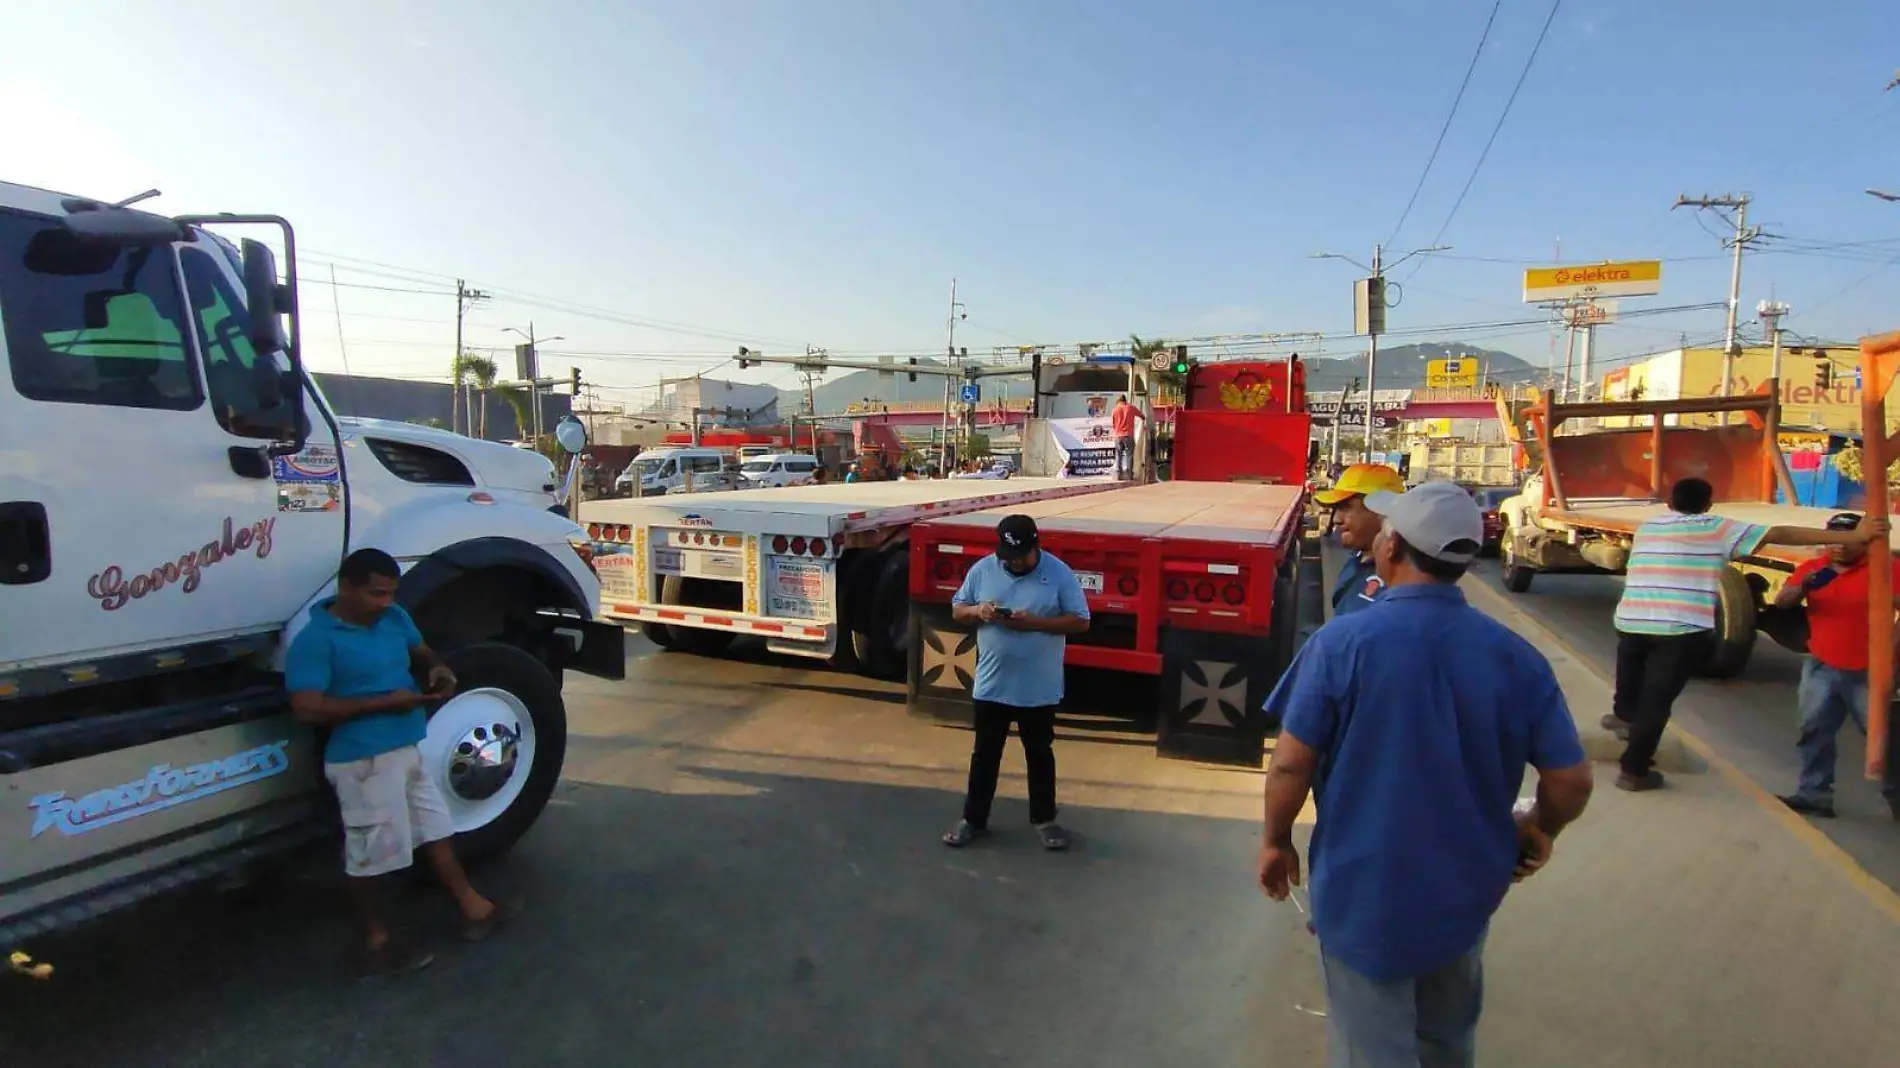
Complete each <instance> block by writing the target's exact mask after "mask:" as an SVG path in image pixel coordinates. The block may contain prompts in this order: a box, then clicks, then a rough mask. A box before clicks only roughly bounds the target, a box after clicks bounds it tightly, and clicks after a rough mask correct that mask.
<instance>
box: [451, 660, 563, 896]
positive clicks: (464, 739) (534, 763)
mask: <svg viewBox="0 0 1900 1068" xmlns="http://www.w3.org/2000/svg"><path fill="white" fill-rule="evenodd" d="M443 660H444V661H446V662H447V663H448V665H449V670H450V671H453V672H455V679H456V694H455V696H454V697H451V698H450V699H449V700H448V701H446V702H444V703H443V704H442V705H441V706H440V707H438V708H436V709H435V710H434V711H433V712H431V713H430V715H429V729H428V734H427V735H426V736H425V737H424V738H423V740H422V746H421V749H422V764H423V771H424V773H425V774H427V775H428V776H429V777H430V778H431V779H432V780H433V781H434V782H435V784H436V785H437V787H438V788H440V790H441V791H442V796H443V798H444V799H445V800H447V801H448V806H449V816H450V819H451V820H452V821H453V822H454V824H455V847H456V853H457V854H458V855H460V856H461V857H462V858H463V859H465V860H478V859H481V858H483V857H490V856H494V855H496V854H499V853H502V852H504V851H506V850H507V849H508V847H509V846H511V845H513V844H514V843H515V840H516V839H517V838H520V837H521V835H522V833H523V832H525V831H526V830H527V829H528V827H529V826H530V825H532V824H533V823H534V821H535V818H536V817H538V816H540V815H541V809H542V808H544V807H546V805H547V803H548V797H549V795H550V794H552V793H553V792H554V784H555V783H556V782H557V781H559V779H560V777H561V764H562V762H563V761H564V760H565V759H566V757H567V706H566V705H565V704H564V703H563V702H562V700H561V691H560V688H559V687H558V686H557V685H556V684H555V682H554V677H553V676H552V675H551V674H549V673H548V669H547V667H546V666H545V665H543V664H542V663H541V661H539V660H537V659H535V657H534V656H533V655H531V654H529V653H528V652H526V651H524V650H522V649H518V648H516V647H515V646H512V645H506V644H504V643H501V642H477V643H475V644H473V645H465V646H462V647H461V648H459V649H455V650H452V651H450V652H448V653H445V654H444V655H443Z"/></svg>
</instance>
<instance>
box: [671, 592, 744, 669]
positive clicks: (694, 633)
mask: <svg viewBox="0 0 1900 1068" xmlns="http://www.w3.org/2000/svg"><path fill="white" fill-rule="evenodd" d="M693 581H703V580H693V579H686V578H682V577H680V576H679V575H668V576H666V578H665V579H663V580H662V581H661V582H660V603H661V604H670V605H684V604H686V584H687V583H688V582H693ZM715 585H719V586H730V585H731V583H725V582H721V583H716V584H715ZM693 592H695V593H704V592H705V590H704V589H703V587H695V589H694V591H693ZM695 600H699V598H695ZM695 607H704V608H711V609H712V610H714V611H721V610H725V611H737V610H738V608H739V606H738V605H737V604H732V605H703V604H702V605H697V606H695ZM666 630H667V631H668V632H669V633H670V634H671V635H672V637H673V644H672V645H670V646H668V648H672V649H678V650H679V651H680V652H683V653H693V654H695V655H697V656H717V655H719V654H720V653H723V652H725V651H726V647H727V646H729V645H731V644H732V637H733V635H732V632H731V631H729V630H704V629H701V628H699V627H667V628H666Z"/></svg>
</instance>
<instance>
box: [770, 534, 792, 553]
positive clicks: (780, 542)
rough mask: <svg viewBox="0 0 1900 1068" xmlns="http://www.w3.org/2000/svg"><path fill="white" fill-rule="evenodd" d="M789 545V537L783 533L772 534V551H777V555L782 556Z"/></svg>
mask: <svg viewBox="0 0 1900 1068" xmlns="http://www.w3.org/2000/svg"><path fill="white" fill-rule="evenodd" d="M790 546H791V539H789V538H787V537H786V536H785V535H783V534H775V535H773V536H772V551H773V552H775V553H778V554H779V555H781V556H783V555H784V554H785V550H786V549H787V548H789V547H790Z"/></svg>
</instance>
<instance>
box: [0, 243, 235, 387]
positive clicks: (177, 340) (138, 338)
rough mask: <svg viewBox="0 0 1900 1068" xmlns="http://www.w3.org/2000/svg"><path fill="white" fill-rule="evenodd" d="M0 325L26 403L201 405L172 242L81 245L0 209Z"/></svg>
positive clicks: (16, 383) (14, 375) (9, 358)
mask: <svg viewBox="0 0 1900 1068" xmlns="http://www.w3.org/2000/svg"><path fill="white" fill-rule="evenodd" d="M0 322H4V323H5V325H6V342H7V346H6V347H7V357H8V358H7V363H8V366H9V368H10V370H11V373H12V376H13V385H14V388H15V389H17V390H19V392H20V395H21V396H23V397H27V398H29V399H32V400H40V401H60V402H65V403H70V404H104V405H111V406H115V407H122V408H166V409H172V410H178V411H185V410H190V409H193V408H196V407H198V406H199V405H200V404H201V403H203V394H202V392H201V391H200V386H199V381H198V373H197V370H196V368H195V366H194V364H195V361H194V360H193V359H192V352H191V345H190V341H189V338H190V336H191V335H190V332H189V328H188V327H187V325H186V319H185V309H184V300H183V299H182V297H181V296H180V294H179V290H178V270H177V263H176V261H175V260H174V259H173V256H172V250H171V249H170V248H169V247H158V248H151V247H147V248H135V249H113V248H104V247H101V246H99V245H94V244H87V243H83V242H81V241H80V240H79V239H77V238H75V237H73V236H72V235H71V234H69V233H68V232H67V231H66V230H65V229H64V228H63V227H60V226H59V225H57V224H56V223H54V222H53V220H51V219H46V218H43V217H40V216H34V215H27V214H23V213H20V212H12V211H0Z"/></svg>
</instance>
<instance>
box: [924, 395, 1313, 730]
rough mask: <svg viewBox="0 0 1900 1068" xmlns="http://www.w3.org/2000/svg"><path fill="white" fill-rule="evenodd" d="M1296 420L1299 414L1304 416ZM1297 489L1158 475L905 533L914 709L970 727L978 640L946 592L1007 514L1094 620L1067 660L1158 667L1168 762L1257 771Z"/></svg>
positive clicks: (1294, 580) (1294, 627)
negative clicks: (1049, 556)
mask: <svg viewBox="0 0 1900 1068" xmlns="http://www.w3.org/2000/svg"><path fill="white" fill-rule="evenodd" d="M1303 421H1304V420H1303V417H1302V422H1303ZM1305 506H1306V491H1305V487H1304V485H1272V484H1259V483H1251V482H1163V483H1156V484H1153V485H1146V486H1135V487H1129V488H1126V489H1119V490H1115V491H1114V492H1110V493H1104V494H1098V495H1095V496H1090V497H1082V498H1077V499H1066V500H1039V501H1034V502H1030V503H1027V504H1022V505H1014V506H1008V507H996V508H989V509H985V510H982V511H972V512H966V513H963V514H961V515H955V516H945V517H938V518H931V519H926V520H924V521H922V522H919V523H918V524H916V525H915V526H914V527H912V529H911V532H910V553H911V564H910V600H911V610H910V628H911V640H910V643H909V644H910V655H911V663H910V671H909V679H910V685H909V693H908V704H909V707H910V709H911V711H912V712H913V713H914V714H917V715H920V716H923V717H926V718H932V719H939V720H947V721H952V722H969V720H970V718H971V715H972V703H971V702H972V697H971V693H970V690H971V686H972V685H973V683H974V681H975V675H976V635H975V632H974V629H973V628H969V627H965V626H963V625H961V624H958V623H955V622H953V621H952V619H951V615H950V600H951V597H952V596H953V595H954V594H955V593H956V591H957V588H958V587H959V586H960V585H961V584H962V582H963V577H964V575H965V574H967V573H968V572H969V570H970V568H971V567H972V566H974V565H975V564H976V562H977V561H978V560H980V559H982V558H983V557H984V556H985V555H988V554H990V553H993V552H994V551H995V548H996V533H995V528H996V524H997V523H998V522H999V521H1000V520H1001V519H1002V518H1003V517H1004V516H1006V515H1010V514H1012V513H1022V514H1026V515H1029V516H1031V517H1033V518H1034V519H1035V520H1036V526H1037V528H1038V531H1039V533H1040V538H1041V543H1042V547H1043V548H1044V549H1045V550H1047V551H1049V552H1050V553H1053V554H1054V555H1055V556H1056V557H1057V558H1059V559H1060V560H1062V561H1063V562H1064V563H1066V564H1068V565H1069V567H1070V568H1072V569H1073V570H1074V571H1075V572H1076V574H1077V576H1078V577H1079V578H1081V579H1082V583H1083V589H1084V593H1085V594H1086V596H1087V598H1088V603H1089V611H1090V614H1091V623H1090V627H1089V629H1088V631H1087V632H1086V633H1084V634H1081V635H1077V636H1075V637H1071V638H1070V639H1069V641H1068V653H1067V662H1068V663H1069V664H1070V665H1073V666H1077V667H1091V668H1104V669H1108V670H1114V671H1126V672H1132V673H1135V674H1142V675H1151V676H1158V677H1159V679H1160V686H1159V704H1160V707H1159V709H1158V712H1157V717H1156V723H1157V739H1156V748H1157V750H1158V751H1159V752H1160V753H1161V754H1162V755H1164V756H1178V757H1188V758H1192V759H1200V760H1210V761H1217V762H1222V763H1233V764H1243V765H1248V766H1254V767H1258V766H1259V765H1260V763H1261V759H1262V750H1263V745H1264V742H1265V739H1266V737H1267V735H1268V734H1269V733H1270V728H1271V726H1272V725H1271V724H1268V723H1267V722H1266V720H1265V717H1264V715H1263V713H1262V712H1261V710H1260V709H1261V705H1262V703H1263V702H1264V701H1265V700H1266V697H1267V694H1268V693H1269V692H1270V691H1271V690H1272V688H1273V685H1274V683H1275V682H1277V681H1278V680H1279V678H1280V675H1281V673H1282V671H1284V670H1285V667H1286V664H1287V662H1288V661H1289V660H1291V658H1292V656H1293V653H1294V651H1295V644H1296V640H1297V634H1298V632H1299V622H1300V606H1301V598H1300V596H1299V590H1300V588H1301V575H1302V567H1303V566H1304V567H1308V568H1315V567H1317V566H1318V563H1317V561H1316V560H1314V561H1307V562H1304V563H1303V561H1302V554H1301V551H1300V547H1301V544H1302V537H1301V520H1302V517H1303V515H1304V513H1305Z"/></svg>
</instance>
